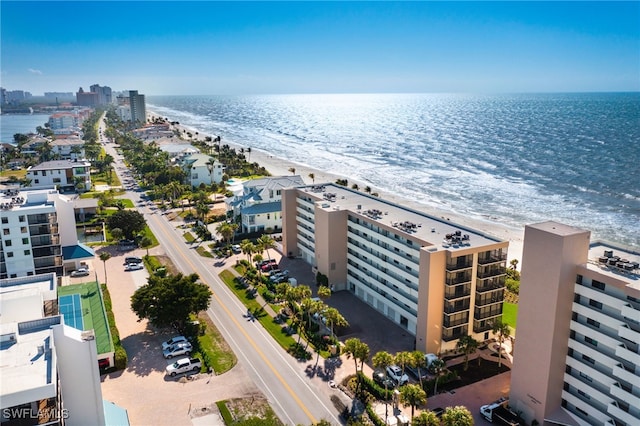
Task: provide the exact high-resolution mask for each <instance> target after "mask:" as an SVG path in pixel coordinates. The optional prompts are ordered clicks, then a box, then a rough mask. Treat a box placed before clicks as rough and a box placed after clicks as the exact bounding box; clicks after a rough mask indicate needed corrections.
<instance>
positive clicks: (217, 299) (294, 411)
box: [105, 144, 341, 425]
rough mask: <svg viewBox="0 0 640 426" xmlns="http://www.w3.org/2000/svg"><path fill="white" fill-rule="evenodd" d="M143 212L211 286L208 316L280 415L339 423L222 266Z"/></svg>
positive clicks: (181, 260)
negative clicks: (222, 274)
mask: <svg viewBox="0 0 640 426" xmlns="http://www.w3.org/2000/svg"><path fill="white" fill-rule="evenodd" d="M105 149H106V151H107V152H108V153H109V154H111V155H112V156H113V157H114V159H115V164H114V165H115V168H116V173H117V174H118V176H119V177H120V178H121V180H123V178H125V173H126V170H123V169H122V167H124V165H123V163H122V157H121V156H120V155H118V154H117V153H116V152H115V149H114V148H113V145H112V144H106V145H105ZM141 195H142V192H140V191H136V188H133V191H129V192H128V194H127V196H128V198H130V199H132V200H133V201H134V202H135V204H136V206H139V202H140V196H141ZM138 210H139V211H140V212H141V213H143V214H144V215H145V218H146V220H147V223H148V225H149V227H150V228H151V230H152V231H153V233H154V235H155V236H156V238H157V239H158V241H159V243H160V245H161V246H162V247H163V249H164V250H165V252H166V253H167V255H168V256H169V257H170V258H171V259H172V261H173V262H174V264H175V265H176V267H177V268H178V270H180V271H182V272H183V273H186V274H189V273H193V272H195V273H197V274H198V275H199V276H200V279H201V280H202V282H204V283H206V284H208V285H209V286H210V287H211V289H212V291H213V293H214V295H213V297H212V301H211V306H210V308H209V310H208V311H207V313H208V314H209V316H210V317H211V318H212V320H213V321H214V323H215V324H216V326H217V327H218V328H219V330H220V332H221V333H222V335H223V336H224V338H225V339H226V340H227V342H228V343H229V345H230V346H231V348H232V349H233V351H234V352H235V353H236V355H237V357H238V360H239V362H240V363H242V365H243V366H244V367H245V369H246V370H247V371H248V372H249V374H250V376H251V377H252V378H253V380H254V382H255V384H256V385H257V386H258V388H259V389H260V390H261V391H262V392H263V393H264V395H265V396H266V397H267V398H268V400H269V402H270V404H271V406H272V407H273V409H274V411H275V412H276V414H277V415H278V417H280V419H281V420H282V421H284V422H285V423H286V424H289V425H297V424H303V425H308V424H311V423H314V422H316V421H319V420H320V419H326V420H328V421H330V422H331V423H332V424H340V423H341V422H340V420H339V419H338V412H337V410H336V409H335V408H334V407H333V404H332V403H331V401H330V400H329V397H328V395H327V393H326V392H322V391H321V390H320V389H318V388H317V387H316V385H315V384H313V383H312V382H310V381H309V379H308V377H306V375H305V374H304V372H303V369H301V368H300V366H299V365H298V361H297V360H295V359H293V358H292V357H291V356H290V355H288V354H287V353H286V352H285V351H284V350H283V349H282V348H280V346H279V345H277V344H276V343H274V341H273V339H272V338H271V336H270V335H269V334H268V333H267V332H266V331H265V330H264V329H263V328H262V326H261V325H260V324H259V323H257V322H252V321H247V319H246V318H244V317H243V314H244V313H245V312H246V309H245V308H244V306H243V305H242V304H241V303H240V302H239V301H238V300H237V298H236V297H235V295H234V294H233V293H231V291H230V290H229V289H228V288H227V286H226V285H225V284H224V283H223V282H222V281H221V280H220V279H219V278H218V276H217V274H218V272H219V268H218V267H215V266H214V265H213V263H214V262H215V261H214V260H213V259H209V258H203V257H201V256H200V255H198V254H197V252H196V251H195V246H193V247H192V245H191V244H188V243H186V241H185V240H184V238H183V237H182V233H181V232H180V231H179V230H176V228H175V227H174V226H173V225H172V224H171V223H170V222H169V221H168V220H167V218H166V217H165V216H164V215H162V214H161V213H160V212H159V211H157V210H155V207H151V206H147V205H145V206H140V207H138ZM228 266H229V265H227V266H226V267H228Z"/></svg>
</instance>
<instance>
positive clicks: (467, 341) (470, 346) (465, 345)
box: [456, 335, 478, 371]
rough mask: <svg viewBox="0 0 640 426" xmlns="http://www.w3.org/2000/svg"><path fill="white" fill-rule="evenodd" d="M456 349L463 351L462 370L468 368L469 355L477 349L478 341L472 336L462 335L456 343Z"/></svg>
mask: <svg viewBox="0 0 640 426" xmlns="http://www.w3.org/2000/svg"><path fill="white" fill-rule="evenodd" d="M456 349H457V350H458V351H460V352H462V353H464V371H467V369H468V368H469V355H470V354H472V353H475V352H476V349H478V341H477V340H476V339H474V338H473V337H472V336H469V335H464V336H462V337H461V338H460V339H459V340H458V343H456Z"/></svg>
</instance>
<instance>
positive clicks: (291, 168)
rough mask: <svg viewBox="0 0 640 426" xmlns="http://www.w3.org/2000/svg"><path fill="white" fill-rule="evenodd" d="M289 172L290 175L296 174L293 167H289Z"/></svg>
mask: <svg viewBox="0 0 640 426" xmlns="http://www.w3.org/2000/svg"><path fill="white" fill-rule="evenodd" d="M289 171H290V172H291V174H292V175H295V174H296V168H295V167H289Z"/></svg>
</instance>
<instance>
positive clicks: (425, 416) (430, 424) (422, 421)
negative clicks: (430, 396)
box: [411, 411, 440, 426]
mask: <svg viewBox="0 0 640 426" xmlns="http://www.w3.org/2000/svg"><path fill="white" fill-rule="evenodd" d="M411 426H440V419H439V418H438V416H437V415H436V413H434V412H433V411H423V412H422V413H420V414H418V415H417V416H415V417H414V418H413V420H412V421H411Z"/></svg>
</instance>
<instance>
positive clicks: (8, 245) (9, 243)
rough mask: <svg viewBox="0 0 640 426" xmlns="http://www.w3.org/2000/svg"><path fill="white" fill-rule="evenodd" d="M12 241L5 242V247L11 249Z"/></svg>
mask: <svg viewBox="0 0 640 426" xmlns="http://www.w3.org/2000/svg"><path fill="white" fill-rule="evenodd" d="M11 244H12V243H11V240H5V242H4V245H5V246H7V247H11Z"/></svg>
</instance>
